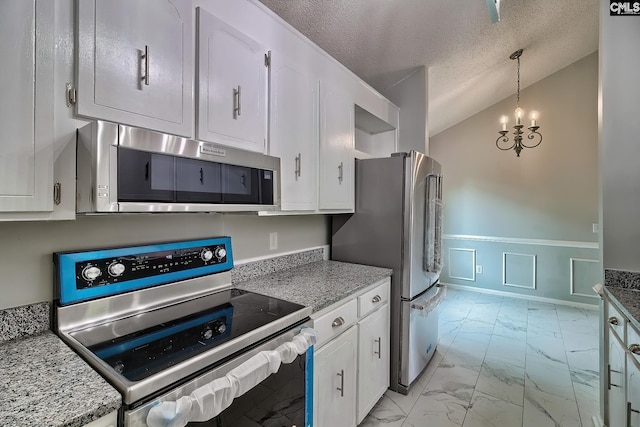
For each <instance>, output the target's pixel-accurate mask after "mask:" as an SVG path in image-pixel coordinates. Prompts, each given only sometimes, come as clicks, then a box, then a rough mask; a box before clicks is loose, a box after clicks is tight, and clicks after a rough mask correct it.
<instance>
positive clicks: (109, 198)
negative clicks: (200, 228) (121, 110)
mask: <svg viewBox="0 0 640 427" xmlns="http://www.w3.org/2000/svg"><path fill="white" fill-rule="evenodd" d="M77 138H78V140H77V186H76V189H77V197H76V211H77V212H78V213H108V212H229V211H263V210H264V211H268V210H276V209H278V207H279V189H280V178H279V176H280V159H279V158H277V157H271V156H267V155H263V154H260V153H254V152H251V151H245V150H239V149H234V148H230V147H225V146H221V145H216V144H211V143H208V142H201V141H195V140H190V139H185V138H181V137H178V136H174V135H166V134H161V133H158V132H153V131H149V130H145V129H140V128H134V127H129V126H124V125H120V124H115V123H109V122H103V121H95V122H92V123H90V124H88V125H86V126H84V127H83V128H80V129H78V134H77Z"/></svg>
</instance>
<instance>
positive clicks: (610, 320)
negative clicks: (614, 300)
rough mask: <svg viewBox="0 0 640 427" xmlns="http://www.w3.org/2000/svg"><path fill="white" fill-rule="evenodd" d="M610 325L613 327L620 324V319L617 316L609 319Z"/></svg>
mask: <svg viewBox="0 0 640 427" xmlns="http://www.w3.org/2000/svg"><path fill="white" fill-rule="evenodd" d="M609 323H610V324H612V325H618V324H619V322H618V318H617V317H615V316H611V317H609Z"/></svg>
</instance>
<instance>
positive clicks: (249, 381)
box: [147, 328, 317, 427]
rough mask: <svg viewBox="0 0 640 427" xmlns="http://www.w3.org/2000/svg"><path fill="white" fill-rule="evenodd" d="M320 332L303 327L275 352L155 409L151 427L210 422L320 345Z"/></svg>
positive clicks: (150, 417) (151, 413)
mask: <svg viewBox="0 0 640 427" xmlns="http://www.w3.org/2000/svg"><path fill="white" fill-rule="evenodd" d="M316 337H317V332H316V331H315V329H312V328H302V329H301V330H300V333H298V334H297V335H296V336H294V337H293V339H292V340H291V341H289V342H286V343H284V344H281V345H279V346H278V347H277V348H276V349H275V350H270V351H261V352H260V353H258V354H256V355H255V356H253V357H251V358H250V359H249V360H247V361H246V362H244V363H242V364H241V365H240V366H238V367H236V368H234V369H232V370H231V371H229V373H228V374H226V375H225V376H224V377H221V378H217V379H215V380H213V381H211V382H210V383H207V384H205V385H203V386H201V387H198V388H197V389H195V390H194V391H193V392H191V394H189V395H188V396H183V397H181V398H180V399H178V400H176V401H167V402H162V403H159V404H158V405H156V406H153V407H152V408H151V410H150V411H149V414H148V415H147V425H148V426H149V427H183V426H185V425H187V424H188V423H189V422H191V421H208V420H210V419H212V418H213V417H215V416H216V415H218V414H219V413H221V412H222V411H224V410H225V409H226V408H228V407H229V406H230V405H231V403H232V402H233V399H235V398H236V397H239V396H242V395H243V394H244V393H246V392H247V391H249V390H251V389H252V388H253V387H255V386H256V385H258V384H259V383H261V382H262V381H263V380H265V379H266V378H267V377H268V376H269V375H271V374H274V373H276V372H278V370H279V369H280V364H281V363H291V362H293V361H294V360H295V359H296V357H298V355H299V354H302V353H304V352H305V351H307V349H308V348H309V347H311V346H312V345H314V344H315V343H316V339H317V338H316Z"/></svg>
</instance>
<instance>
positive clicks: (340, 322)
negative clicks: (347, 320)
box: [331, 316, 344, 328]
mask: <svg viewBox="0 0 640 427" xmlns="http://www.w3.org/2000/svg"><path fill="white" fill-rule="evenodd" d="M342 325H344V318H343V317H342V316H339V317H336V318H335V319H334V321H333V323H331V326H333V327H334V328H337V327H338V326H342Z"/></svg>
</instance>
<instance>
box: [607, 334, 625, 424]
mask: <svg viewBox="0 0 640 427" xmlns="http://www.w3.org/2000/svg"><path fill="white" fill-rule="evenodd" d="M608 331H609V332H608V333H609V337H608V339H609V360H608V365H609V366H608V369H609V374H608V377H609V384H608V389H609V390H608V391H609V423H608V424H607V425H608V426H609V427H626V424H625V422H626V419H625V414H626V403H625V402H626V400H625V360H624V358H625V350H624V346H623V344H622V342H620V341H619V340H618V338H617V337H616V335H615V334H614V333H613V332H612V331H611V328H608Z"/></svg>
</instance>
